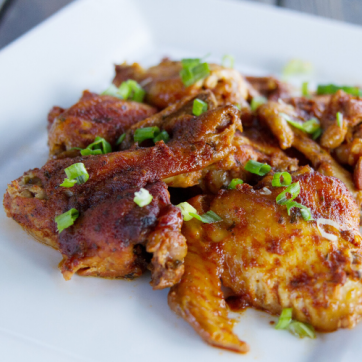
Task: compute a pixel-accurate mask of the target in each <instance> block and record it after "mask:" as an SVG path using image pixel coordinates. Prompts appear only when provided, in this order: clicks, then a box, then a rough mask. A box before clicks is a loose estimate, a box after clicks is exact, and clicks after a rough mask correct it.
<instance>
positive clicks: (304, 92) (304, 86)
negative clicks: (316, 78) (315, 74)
mask: <svg viewBox="0 0 362 362" xmlns="http://www.w3.org/2000/svg"><path fill="white" fill-rule="evenodd" d="M308 87H309V83H308V82H303V83H302V96H304V97H308V96H309V89H308Z"/></svg>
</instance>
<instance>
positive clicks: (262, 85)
mask: <svg viewBox="0 0 362 362" xmlns="http://www.w3.org/2000/svg"><path fill="white" fill-rule="evenodd" d="M245 79H246V81H247V82H248V83H249V96H250V97H251V98H254V97H256V96H263V97H265V98H267V99H268V100H270V101H278V99H283V98H289V97H290V96H291V92H292V88H291V86H290V85H289V84H287V83H284V82H281V81H280V80H278V79H276V78H274V77H250V76H249V77H245Z"/></svg>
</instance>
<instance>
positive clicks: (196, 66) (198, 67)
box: [180, 58, 210, 87]
mask: <svg viewBox="0 0 362 362" xmlns="http://www.w3.org/2000/svg"><path fill="white" fill-rule="evenodd" d="M181 64H182V69H181V71H180V77H181V80H182V82H183V84H184V85H185V86H186V87H189V86H190V85H192V84H194V83H196V82H197V81H198V80H200V79H203V78H205V77H207V76H208V75H209V74H210V68H209V64H208V63H201V60H200V59H199V58H195V59H182V60H181Z"/></svg>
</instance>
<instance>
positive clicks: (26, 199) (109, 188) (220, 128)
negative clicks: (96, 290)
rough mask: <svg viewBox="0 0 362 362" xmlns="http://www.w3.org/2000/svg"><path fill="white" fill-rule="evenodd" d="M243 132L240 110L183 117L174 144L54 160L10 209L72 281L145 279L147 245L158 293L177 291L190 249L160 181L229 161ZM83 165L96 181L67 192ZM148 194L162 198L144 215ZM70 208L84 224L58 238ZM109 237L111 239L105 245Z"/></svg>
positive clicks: (18, 187) (13, 190) (11, 193)
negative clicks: (137, 248) (140, 248)
mask: <svg viewBox="0 0 362 362" xmlns="http://www.w3.org/2000/svg"><path fill="white" fill-rule="evenodd" d="M188 106H189V105H188V104H186V105H185V107H188ZM239 127H240V120H239V117H238V110H237V109H236V108H235V107H232V106H225V107H220V108H217V109H215V110H211V111H209V112H206V113H204V114H203V115H201V116H200V117H195V116H184V117H178V118H177V122H174V123H173V128H172V129H171V132H170V134H171V135H173V136H172V138H171V140H170V142H169V143H168V145H165V144H164V142H163V141H160V142H158V143H157V144H156V145H155V146H153V147H149V148H137V149H133V150H129V151H123V152H114V153H109V154H106V155H99V156H86V157H75V158H72V159H71V158H66V159H60V160H53V161H48V163H47V164H46V165H45V166H44V167H43V168H42V169H35V170H32V171H29V172H27V173H25V175H24V176H23V177H20V178H19V179H17V180H15V181H13V183H12V184H11V185H9V188H8V191H7V193H6V194H5V198H4V206H5V210H6V212H7V214H8V216H10V217H12V218H14V219H15V220H16V221H17V222H19V223H20V224H21V225H22V226H23V228H24V229H25V230H27V231H28V232H30V233H31V234H32V235H34V236H35V237H36V238H37V239H38V240H41V241H43V242H45V243H46V244H48V245H51V246H53V247H56V248H59V249H60V251H61V252H62V255H63V262H62V264H61V270H62V272H63V274H64V276H65V278H66V279H68V278H70V276H71V275H72V274H73V273H74V272H77V271H78V270H80V272H81V273H83V274H85V275H99V276H106V277H124V276H129V274H133V275H139V274H140V273H141V271H142V263H140V262H139V253H138V254H135V253H133V252H132V250H134V249H133V245H138V244H141V245H144V246H145V248H146V251H148V252H150V253H153V259H152V263H151V268H152V272H153V282H152V283H153V286H154V288H156V289H157V288H163V287H167V286H170V285H173V284H174V283H175V282H177V281H178V280H179V278H180V277H181V274H182V272H183V257H184V256H185V254H186V244H185V242H184V237H183V236H182V235H181V234H180V228H181V224H182V219H181V213H180V211H179V209H178V208H175V207H174V206H172V205H170V201H169V198H168V197H169V196H168V192H167V189H166V186H165V185H164V184H163V183H160V182H158V181H160V180H162V179H164V178H167V177H171V176H176V175H178V174H181V173H185V172H190V171H194V170H195V171H196V170H198V169H202V168H204V167H206V166H208V165H210V164H212V163H214V162H217V161H218V160H220V159H222V158H224V157H225V155H226V154H227V153H228V152H229V151H230V149H231V141H232V139H233V136H234V134H235V130H236V128H239ZM78 162H82V163H83V164H84V166H85V168H86V170H87V172H88V174H89V180H88V181H87V182H86V183H85V184H81V185H76V186H73V187H72V188H69V189H68V188H63V187H60V186H59V185H60V184H61V183H62V182H63V180H64V178H65V173H64V169H65V168H67V167H69V166H70V165H72V164H74V163H78ZM141 187H146V188H150V189H149V192H150V193H151V194H153V192H154V193H155V195H154V200H153V201H152V203H151V204H150V205H148V206H147V207H144V208H140V207H138V206H137V205H136V204H135V203H134V202H133V197H134V192H135V191H138V190H139V189H140V188H141ZM162 195H163V196H162ZM71 208H75V209H77V210H78V211H79V213H80V217H79V218H78V220H77V221H76V223H75V225H74V226H73V227H70V228H68V229H66V230H64V231H62V232H61V233H60V234H59V235H58V234H57V232H56V226H55V222H54V218H55V216H57V215H60V214H62V213H64V212H65V211H68V210H70V209H71ZM102 220H103V221H104V224H105V225H107V228H106V229H104V228H103V226H102V223H99V224H98V225H99V227H98V228H99V231H97V230H95V229H97V223H98V221H102ZM106 220H108V221H106ZM102 230H103V231H102ZM116 230H117V232H116ZM104 232H107V233H108V232H109V233H110V235H109V238H107V239H106V240H105V239H104V235H103V234H104ZM107 242H108V243H107ZM123 259H126V260H123ZM118 262H120V264H119V265H118V264H117V263H118ZM132 268H134V269H132Z"/></svg>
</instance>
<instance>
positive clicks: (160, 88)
mask: <svg viewBox="0 0 362 362" xmlns="http://www.w3.org/2000/svg"><path fill="white" fill-rule="evenodd" d="M209 68H210V74H209V75H208V76H207V77H206V78H204V79H203V80H200V81H198V82H196V83H195V84H193V85H191V86H188V87H186V86H185V85H184V84H183V82H182V80H181V77H180V71H181V69H182V63H181V62H179V61H171V60H169V59H164V60H162V61H161V63H160V64H158V65H156V66H154V67H151V68H149V69H147V70H144V69H143V68H142V67H141V66H140V65H139V64H137V63H135V64H133V65H127V64H121V65H117V66H116V76H115V78H114V80H113V83H114V84H115V85H116V86H119V85H120V84H121V83H122V82H124V81H126V80H128V79H133V80H135V81H137V82H138V83H140V85H141V86H142V87H143V88H144V90H145V91H146V102H147V103H149V104H151V105H152V106H154V107H157V108H159V109H163V108H166V107H167V106H169V105H171V104H174V103H176V102H177V101H179V100H181V99H182V98H184V97H186V96H192V95H196V94H197V93H199V92H200V91H201V90H203V89H210V90H211V91H212V92H213V93H214V94H215V96H216V99H217V102H218V105H223V104H240V105H246V101H245V100H246V98H247V96H248V88H247V83H246V81H245V80H244V78H243V77H242V76H241V75H240V73H239V72H238V71H236V70H234V69H229V68H225V67H223V66H220V65H217V64H209Z"/></svg>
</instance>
